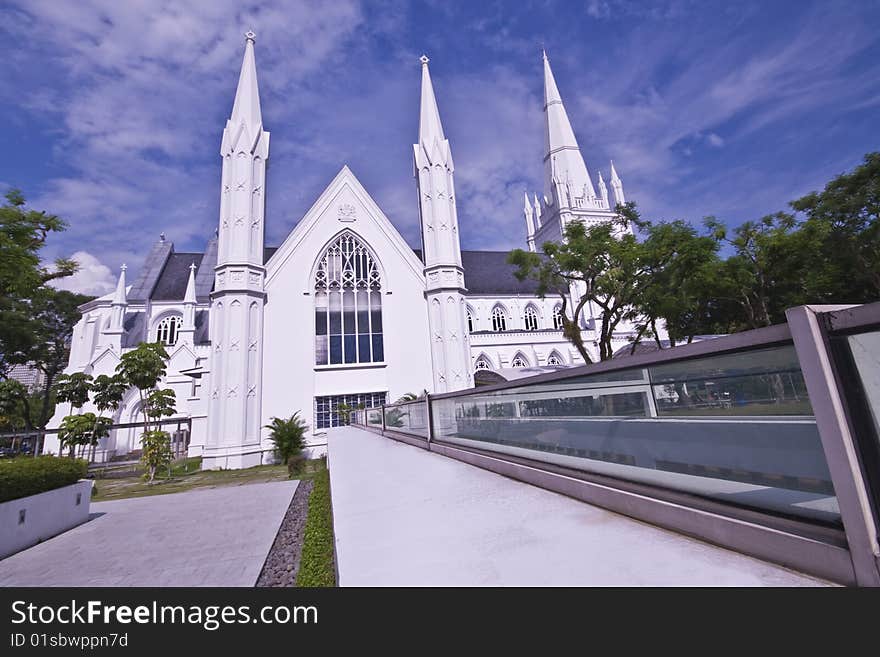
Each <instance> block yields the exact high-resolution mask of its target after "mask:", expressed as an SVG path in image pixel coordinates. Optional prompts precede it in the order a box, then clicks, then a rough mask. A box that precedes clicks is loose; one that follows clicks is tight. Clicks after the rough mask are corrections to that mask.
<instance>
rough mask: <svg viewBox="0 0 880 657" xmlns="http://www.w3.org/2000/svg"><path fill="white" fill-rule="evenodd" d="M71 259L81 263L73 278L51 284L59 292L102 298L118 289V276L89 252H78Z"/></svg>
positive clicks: (58, 280)
mask: <svg viewBox="0 0 880 657" xmlns="http://www.w3.org/2000/svg"><path fill="white" fill-rule="evenodd" d="M71 259H73V260H76V261H77V262H78V263H79V269H78V270H77V272H76V273H75V274H74V275H73V276H67V277H65V278H59V279H56V280H54V281H52V282H51V285H52V287H54V288H56V289H58V290H68V291H70V292H78V293H80V294H90V295H94V296H101V295H104V294H107V293H108V292H112V291H113V290H114V289H115V288H116V276H114V275H113V272H112V271H110V268H109V267H108V266H107V265H105V264H103V263H102V262H101V261H100V260H98V259H97V258H96V257H95V256H93V255H92V254H91V253H88V252H87V251H77V252H76V253H74V254H73V255H72V256H71Z"/></svg>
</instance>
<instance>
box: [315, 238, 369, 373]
mask: <svg viewBox="0 0 880 657" xmlns="http://www.w3.org/2000/svg"><path fill="white" fill-rule="evenodd" d="M381 288H382V280H381V276H380V275H379V267H378V265H377V264H376V261H375V260H374V259H373V255H372V253H370V250H369V249H368V248H367V247H366V245H365V244H364V243H363V242H361V241H360V240H359V239H358V238H357V237H356V236H355V235H354V233H351V232H348V231H346V232H344V233H342V234H341V235H340V236H339V237H337V238H336V239H335V240H334V241H333V242H332V243H331V244H330V246H328V247H327V249H326V250H325V251H324V253H323V254H321V257H320V258H319V259H318V268H317V270H316V271H315V363H316V364H317V365H337V364H342V363H378V362H382V361H383V360H385V353H384V347H383V343H382V290H381Z"/></svg>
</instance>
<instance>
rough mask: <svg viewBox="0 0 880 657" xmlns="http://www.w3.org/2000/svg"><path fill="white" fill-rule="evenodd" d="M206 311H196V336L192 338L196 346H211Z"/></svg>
mask: <svg viewBox="0 0 880 657" xmlns="http://www.w3.org/2000/svg"><path fill="white" fill-rule="evenodd" d="M208 323H209V322H208V311H207V310H197V311H196V334H195V335H194V336H193V342H195V343H196V344H211V338H210V334H209V333H208Z"/></svg>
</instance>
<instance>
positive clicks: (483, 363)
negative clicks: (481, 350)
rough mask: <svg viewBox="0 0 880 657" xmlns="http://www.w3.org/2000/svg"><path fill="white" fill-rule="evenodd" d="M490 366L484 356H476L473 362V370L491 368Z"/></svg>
mask: <svg viewBox="0 0 880 657" xmlns="http://www.w3.org/2000/svg"><path fill="white" fill-rule="evenodd" d="M491 369H492V366H491V365H490V364H489V361H487V360H486V359H485V358H478V359H477V362H476V363H474V371H476V370H491Z"/></svg>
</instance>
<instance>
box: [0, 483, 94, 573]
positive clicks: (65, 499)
mask: <svg viewBox="0 0 880 657" xmlns="http://www.w3.org/2000/svg"><path fill="white" fill-rule="evenodd" d="M92 483H93V482H92V481H91V480H90V479H80V480H79V481H78V482H77V483H75V484H71V485H70V486H64V487H63V488H56V489H55V490H50V491H46V492H45V493H39V494H38V495H31V496H29V497H22V498H21V499H18V500H12V501H10V502H3V503H2V504H0V559H2V558H5V557H8V556H9V555H10V554H15V553H16V552H18V551H20V550H24V549H25V548H28V547H30V546H32V545H36V544H37V543H39V542H40V541H45V540H46V539H47V538H52V537H53V536H57V535H58V534H60V533H61V532H65V531H67V530H68V529H71V528H72V527H76V526H77V525H79V524H82V523H84V522H85V521H86V520H88V517H89V503H90V502H91V498H92Z"/></svg>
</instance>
